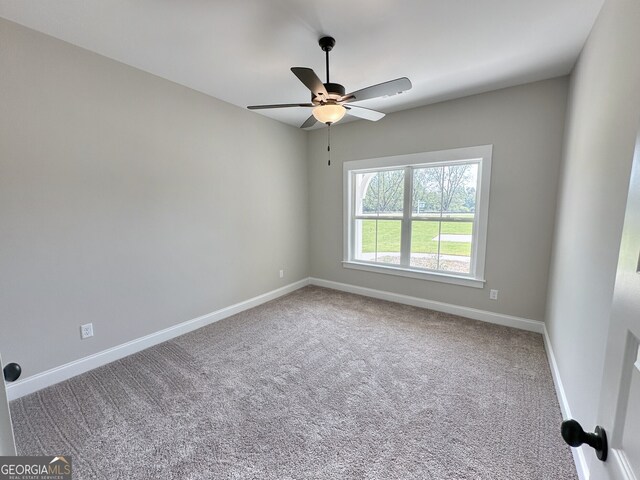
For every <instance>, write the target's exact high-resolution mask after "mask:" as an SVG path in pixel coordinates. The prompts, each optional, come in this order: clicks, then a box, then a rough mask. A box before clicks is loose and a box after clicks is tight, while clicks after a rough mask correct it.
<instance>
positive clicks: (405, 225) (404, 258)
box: [400, 167, 413, 267]
mask: <svg viewBox="0 0 640 480" xmlns="http://www.w3.org/2000/svg"><path fill="white" fill-rule="evenodd" d="M412 195H413V170H412V168H411V167H405V169H404V203H403V209H402V236H401V237H400V239H401V244H400V265H402V266H403V267H408V266H409V264H410V257H411V198H412Z"/></svg>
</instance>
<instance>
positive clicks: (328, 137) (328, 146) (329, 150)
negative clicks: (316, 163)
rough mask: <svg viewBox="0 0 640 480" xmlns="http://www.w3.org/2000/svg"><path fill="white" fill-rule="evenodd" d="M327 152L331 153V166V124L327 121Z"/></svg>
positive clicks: (328, 163) (329, 164)
mask: <svg viewBox="0 0 640 480" xmlns="http://www.w3.org/2000/svg"><path fill="white" fill-rule="evenodd" d="M327 152H328V154H329V161H328V162H327V165H328V166H331V124H330V123H327Z"/></svg>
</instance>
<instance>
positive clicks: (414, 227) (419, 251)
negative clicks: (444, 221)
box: [410, 221, 440, 270]
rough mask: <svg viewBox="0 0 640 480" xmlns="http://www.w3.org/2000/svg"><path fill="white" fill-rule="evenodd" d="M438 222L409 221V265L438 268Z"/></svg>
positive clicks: (430, 268) (431, 268)
mask: <svg viewBox="0 0 640 480" xmlns="http://www.w3.org/2000/svg"><path fill="white" fill-rule="evenodd" d="M439 225H440V222H426V221H425V222H420V221H417V222H411V258H410V265H411V266H412V267H418V268H428V269H429V270H437V269H438V228H439Z"/></svg>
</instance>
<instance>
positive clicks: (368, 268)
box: [342, 260, 485, 288]
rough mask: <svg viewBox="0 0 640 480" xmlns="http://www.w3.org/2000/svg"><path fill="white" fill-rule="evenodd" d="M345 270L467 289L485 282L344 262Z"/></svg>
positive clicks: (461, 277) (391, 267)
mask: <svg viewBox="0 0 640 480" xmlns="http://www.w3.org/2000/svg"><path fill="white" fill-rule="evenodd" d="M342 266H343V267H344V268H352V269H354V270H363V271H365V272H375V273H384V274H387V275H397V276H400V277H409V278H418V279H420V280H430V281H433V282H442V283H451V284H454V285H462V286H465V287H473V288H483V287H484V283H485V280H481V279H477V278H471V277H463V276H458V275H448V274H445V273H436V272H424V271H422V270H411V269H408V268H400V267H394V266H387V265H372V264H370V263H363V262H356V261H353V260H351V261H343V262H342Z"/></svg>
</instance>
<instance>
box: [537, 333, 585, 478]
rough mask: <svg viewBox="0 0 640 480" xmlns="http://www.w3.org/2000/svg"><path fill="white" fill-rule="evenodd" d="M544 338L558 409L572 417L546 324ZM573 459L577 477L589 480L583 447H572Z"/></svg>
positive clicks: (563, 416) (565, 417) (566, 415)
mask: <svg viewBox="0 0 640 480" xmlns="http://www.w3.org/2000/svg"><path fill="white" fill-rule="evenodd" d="M542 336H543V338H544V349H545V350H546V352H547V359H548V360H549V367H551V376H552V377H553V384H554V385H555V387H556V395H557V396H558V402H559V403H560V410H561V411H562V418H564V419H565V420H567V419H569V418H573V417H572V416H571V408H570V407H569V401H568V400H567V395H566V393H565V391H564V386H563V385H562V379H561V378H560V370H559V369H558V364H557V363H556V356H555V355H554V353H553V348H552V347H551V340H550V339H549V332H547V327H546V325H545V326H544V331H543V333H542ZM571 453H572V454H573V461H574V463H575V464H576V470H577V471H578V477H579V478H580V480H589V465H588V464H587V459H586V457H585V455H584V449H583V447H579V448H572V449H571Z"/></svg>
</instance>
